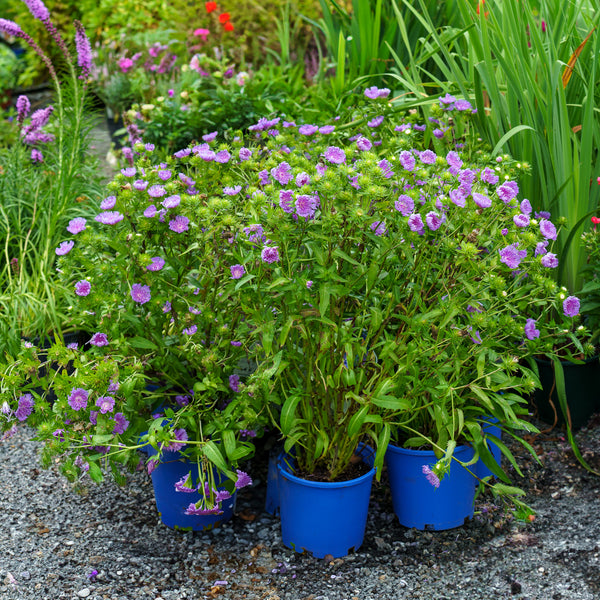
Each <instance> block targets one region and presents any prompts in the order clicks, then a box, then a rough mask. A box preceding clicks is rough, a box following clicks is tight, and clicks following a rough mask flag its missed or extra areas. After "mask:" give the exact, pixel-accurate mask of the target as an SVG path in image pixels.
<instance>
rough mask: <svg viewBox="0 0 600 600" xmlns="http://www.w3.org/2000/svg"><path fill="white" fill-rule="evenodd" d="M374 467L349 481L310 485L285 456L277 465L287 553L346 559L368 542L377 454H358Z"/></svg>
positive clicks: (362, 450) (363, 450)
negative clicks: (375, 457)
mask: <svg viewBox="0 0 600 600" xmlns="http://www.w3.org/2000/svg"><path fill="white" fill-rule="evenodd" d="M357 453H358V454H360V455H361V456H362V457H363V461H364V462H365V463H367V465H368V466H370V467H371V468H370V470H369V472H368V473H365V474H364V475H362V476H361V477H358V478H356V479H352V480H350V481H339V482H326V481H325V482H323V481H309V480H306V479H301V478H300V477H296V476H295V475H294V474H293V473H292V470H291V468H290V464H289V463H292V464H293V458H291V457H289V456H288V455H285V454H282V455H280V457H279V460H278V462H277V468H278V472H279V501H280V514H281V537H282V540H283V543H284V545H285V546H287V547H288V548H292V549H293V550H296V551H297V552H304V551H306V552H309V553H310V554H312V555H313V556H315V557H316V558H324V557H325V556H328V555H329V556H333V557H334V558H338V557H342V556H346V555H347V554H349V553H350V551H352V550H357V549H358V548H359V547H360V546H361V544H362V542H363V539H364V535H365V528H366V524H367V513H368V509H369V498H370V495H371V484H372V482H373V476H374V475H375V468H374V467H373V461H374V456H373V450H372V449H371V448H369V447H368V446H362V447H359V450H358V451H357Z"/></svg>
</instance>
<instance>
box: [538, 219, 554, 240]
mask: <svg viewBox="0 0 600 600" xmlns="http://www.w3.org/2000/svg"><path fill="white" fill-rule="evenodd" d="M540 233H541V234H542V235H543V236H544V237H545V238H546V239H547V240H555V239H556V227H555V226H554V224H553V223H552V222H551V221H548V220H547V219H542V220H541V221H540Z"/></svg>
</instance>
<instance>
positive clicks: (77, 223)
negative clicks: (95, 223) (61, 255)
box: [67, 217, 86, 235]
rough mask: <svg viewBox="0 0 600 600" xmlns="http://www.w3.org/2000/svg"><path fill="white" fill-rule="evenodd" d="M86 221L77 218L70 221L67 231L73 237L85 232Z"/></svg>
mask: <svg viewBox="0 0 600 600" xmlns="http://www.w3.org/2000/svg"><path fill="white" fill-rule="evenodd" d="M85 224H86V220H85V219H84V218H83V217H77V218H75V219H71V220H70V221H69V225H68V226H67V231H68V232H69V233H71V234H73V235H77V234H78V233H81V232H82V231H84V230H85Z"/></svg>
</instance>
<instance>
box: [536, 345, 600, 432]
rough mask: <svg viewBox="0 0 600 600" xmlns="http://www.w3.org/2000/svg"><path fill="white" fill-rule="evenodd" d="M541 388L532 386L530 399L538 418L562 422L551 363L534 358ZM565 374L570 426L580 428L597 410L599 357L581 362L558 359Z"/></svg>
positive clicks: (599, 379) (599, 373)
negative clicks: (532, 390)
mask: <svg viewBox="0 0 600 600" xmlns="http://www.w3.org/2000/svg"><path fill="white" fill-rule="evenodd" d="M535 362H536V363H537V365H538V370H539V375H540V383H541V384H542V388H541V389H538V390H535V392H534V394H533V398H532V399H533V403H534V405H535V408H536V409H537V415H538V417H539V418H540V420H542V421H544V422H546V423H549V424H553V423H554V420H555V418H556V423H557V425H561V426H562V425H565V424H566V422H565V418H564V416H563V413H562V410H561V408H560V403H559V401H558V394H557V392H556V384H555V379H554V367H553V363H552V362H550V361H549V360H544V359H539V358H536V359H535ZM561 364H562V367H563V372H564V376H565V392H566V395H567V406H568V407H569V413H570V415H571V426H572V428H573V429H580V428H581V427H583V426H584V425H586V423H587V422H588V421H589V419H590V417H591V416H592V415H593V414H594V413H595V412H598V411H600V385H598V384H599V383H600V360H599V357H598V356H595V357H594V358H590V359H588V360H586V361H585V362H584V363H582V364H576V363H571V362H568V361H561Z"/></svg>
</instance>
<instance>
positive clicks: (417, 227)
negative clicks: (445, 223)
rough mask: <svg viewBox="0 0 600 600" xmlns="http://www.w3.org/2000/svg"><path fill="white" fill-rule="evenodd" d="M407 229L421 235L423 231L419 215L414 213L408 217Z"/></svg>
mask: <svg viewBox="0 0 600 600" xmlns="http://www.w3.org/2000/svg"><path fill="white" fill-rule="evenodd" d="M408 227H409V228H410V230H411V231H415V232H416V233H421V232H422V231H423V230H424V229H425V226H424V225H423V219H422V218H421V215H420V214H419V213H415V214H413V215H410V217H408Z"/></svg>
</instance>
